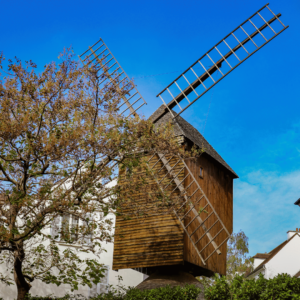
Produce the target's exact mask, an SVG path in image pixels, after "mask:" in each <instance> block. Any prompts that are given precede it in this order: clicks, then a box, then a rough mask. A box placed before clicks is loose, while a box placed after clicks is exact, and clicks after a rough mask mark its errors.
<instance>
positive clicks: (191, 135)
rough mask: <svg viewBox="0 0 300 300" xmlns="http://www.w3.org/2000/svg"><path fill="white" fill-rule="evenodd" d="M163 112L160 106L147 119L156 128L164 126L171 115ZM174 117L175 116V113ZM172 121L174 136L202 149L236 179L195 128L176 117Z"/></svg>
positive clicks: (233, 173) (230, 169)
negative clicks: (182, 137)
mask: <svg viewBox="0 0 300 300" xmlns="http://www.w3.org/2000/svg"><path fill="white" fill-rule="evenodd" d="M164 111H165V106H164V105H161V106H160V107H159V108H158V109H157V110H156V111H155V112H154V113H153V114H152V115H151V116H150V117H149V119H150V120H153V121H154V122H155V124H156V126H159V125H162V124H166V123H167V122H169V121H171V120H172V115H171V113H170V112H168V113H165V114H163V112H164ZM174 115H176V113H175V112H174ZM160 116H161V117H160ZM174 120H175V123H174V131H175V135H176V136H179V135H183V136H185V137H186V138H188V139H189V140H190V141H191V142H193V143H194V144H195V145H197V146H198V147H200V148H204V151H205V153H206V154H208V155H209V156H210V157H212V158H213V159H214V160H215V161H217V162H218V163H220V164H221V165H222V166H223V167H225V168H226V169H227V170H228V171H229V172H230V173H231V174H232V175H233V177H234V178H238V175H237V174H236V173H235V172H234V171H233V169H232V168H231V167H230V166H229V165H228V164H227V163H226V162H225V160H224V159H223V158H222V157H221V155H220V154H219V153H218V152H217V151H216V150H215V149H214V148H213V147H212V146H211V145H210V144H209V143H208V141H207V140H206V139H205V138H204V137H203V135H202V134H201V133H200V132H199V131H198V130H197V129H196V128H195V127H193V126H192V125H191V124H190V123H188V122H187V121H186V120H185V119H183V118H182V117H181V116H177V117H176V119H174Z"/></svg>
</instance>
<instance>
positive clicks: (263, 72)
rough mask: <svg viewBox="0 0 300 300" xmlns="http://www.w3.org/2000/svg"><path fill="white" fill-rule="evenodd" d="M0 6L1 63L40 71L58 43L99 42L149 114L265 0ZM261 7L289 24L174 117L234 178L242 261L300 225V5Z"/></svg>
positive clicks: (31, 1) (293, 1) (80, 48)
mask: <svg viewBox="0 0 300 300" xmlns="http://www.w3.org/2000/svg"><path fill="white" fill-rule="evenodd" d="M0 4H1V18H0V26H1V29H2V30H1V36H0V51H3V52H4V54H5V56H6V57H7V58H12V57H14V56H17V57H19V58H20V59H22V60H29V59H32V60H33V61H34V62H36V63H37V64H38V66H39V67H40V68H42V67H43V66H44V65H45V64H46V63H48V62H50V61H52V60H57V56H58V54H59V52H61V51H62V50H63V48H64V47H69V46H72V47H73V49H74V51H75V53H77V54H81V53H82V52H84V51H85V50H86V48H87V47H88V46H91V45H92V44H94V43H95V42H96V41H97V40H98V38H99V37H102V38H103V40H104V41H105V43H106V44H107V45H108V47H109V48H110V50H111V51H112V52H113V54H114V55H115V57H116V58H117V59H118V61H119V62H120V64H121V65H122V67H123V68H124V69H125V71H126V72H127V74H128V75H129V76H130V77H133V78H134V80H135V83H136V84H137V87H138V89H139V90H140V92H141V93H142V95H143V96H144V98H145V99H146V101H147V102H148V105H147V106H146V107H144V108H143V113H144V114H145V116H149V115H150V114H151V113H152V112H153V111H154V110H155V109H156V108H157V107H158V106H159V105H161V101H160V100H159V99H158V98H156V95H157V94H158V93H159V92H160V91H161V90H162V89H163V88H164V87H165V86H166V85H168V84H169V83H170V82H171V81H172V80H173V79H175V78H176V77H177V76H178V75H180V73H181V72H182V71H184V70H185V69H186V68H187V67H189V66H190V65H191V64H192V63H193V62H194V61H195V60H196V59H198V58H199V57H200V56H201V55H202V54H204V53H205V52H206V51H207V50H208V49H210V48H211V47H212V46H213V45H214V44H216V43H217V42H218V41H219V40H220V39H221V38H223V37H224V36H225V35H227V34H228V33H229V32H230V31H231V30H233V29H234V28H235V27H236V26H238V25H239V24H240V23H241V22H243V21H244V20H245V19H246V18H248V17H250V15H252V14H253V13H254V12H255V11H256V10H258V9H259V8H261V7H262V6H263V5H264V4H266V2H264V1H261V0H251V1H249V0H248V1H246V0H240V1H236V0H228V1H221V0H210V1H202V0H198V1H196V0H185V1H177V0H172V1H170V0H160V1H157V0H152V1H146V0H142V1H141V0H140V1H131V0H128V1H120V0H116V1H107V0H106V1H100V0H98V1H94V0H90V1H76V0H73V1H68V0H61V1H56V0H52V1H47V0H43V1H40V0H27V1H21V0H18V1H15V0H11V1H4V0H0ZM270 8H271V9H272V10H273V11H274V12H275V13H279V12H280V13H282V18H281V19H282V21H283V22H284V23H285V24H286V25H290V28H288V29H287V30H286V31H284V32H283V33H282V34H280V35H279V36H278V37H276V38H275V39H274V40H273V41H271V42H270V43H269V44H268V45H266V46H265V47H264V48H263V49H261V50H259V51H258V52H257V53H256V54H254V55H253V56H252V57H251V58H249V59H248V60H247V61H246V62H244V63H243V64H242V65H241V66H239V67H238V68H237V69H236V70H235V71H233V72H232V73H231V74H229V75H228V76H227V77H226V78H225V79H224V80H222V81H221V82H220V83H219V84H217V85H216V86H215V87H214V88H213V89H212V90H211V91H209V92H208V93H207V94H206V95H205V96H203V97H201V99H199V100H198V101H197V103H196V104H194V105H193V106H191V107H190V109H188V110H187V111H186V112H185V113H184V114H183V117H185V118H186V119H187V120H188V121H189V122H191V123H192V124H193V125H194V126H195V127H196V128H197V129H198V130H199V131H200V132H201V133H204V136H205V137H206V139H207V140H208V141H209V142H210V143H211V144H212V145H213V147H214V148H215V149H216V150H217V151H218V152H219V153H220V154H221V156H222V157H223V158H224V159H225V160H226V161H227V162H228V164H229V165H230V166H231V167H232V168H233V169H234V170H235V171H236V173H237V174H238V175H239V176H240V178H239V179H236V180H235V183H234V231H238V230H240V229H242V230H244V231H245V233H246V235H247V236H248V237H249V242H250V254H251V255H254V254H255V253H256V252H268V251H270V250H271V249H272V248H274V247H275V246H277V245H278V244H279V243H281V242H282V241H283V240H284V239H286V231H287V230H294V229H295V228H296V227H297V228H299V227H300V208H299V207H296V206H295V205H293V203H294V202H295V201H296V200H297V199H298V198H299V197H300V118H299V111H300V92H299V88H298V86H299V83H298V82H299V79H300V75H299V74H300V73H299V72H300V60H299V59H298V53H299V46H300V42H299V40H300V39H299V32H300V22H299V17H298V15H299V13H300V1H298V0H289V1H279V0H273V1H272V2H270ZM157 74H162V75H157ZM149 75H156V76H149ZM210 103H211V104H210ZM209 104H210V105H209ZM208 112H209V113H208ZM205 123H206V126H205V131H204V124H205ZM203 131H204V132H203Z"/></svg>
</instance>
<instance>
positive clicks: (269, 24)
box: [257, 12, 276, 34]
mask: <svg viewBox="0 0 300 300" xmlns="http://www.w3.org/2000/svg"><path fill="white" fill-rule="evenodd" d="M257 14H258V15H259V16H260V17H261V18H262V19H263V21H264V22H265V23H266V24H267V25H268V26H269V27H270V29H271V30H272V31H273V32H274V33H275V34H276V32H275V30H274V29H273V28H272V27H271V25H270V24H269V22H267V21H266V20H265V19H264V18H263V16H262V15H261V14H260V13H259V12H258V13H257Z"/></svg>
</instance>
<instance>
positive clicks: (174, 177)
mask: <svg viewBox="0 0 300 300" xmlns="http://www.w3.org/2000/svg"><path fill="white" fill-rule="evenodd" d="M183 169H184V167H183V168H182V169H181V170H180V171H179V172H178V173H177V174H176V176H173V174H171V175H172V177H173V179H172V180H171V181H170V183H171V182H172V181H174V180H175V179H176V178H177V177H178V175H179V174H180V173H181V171H182V170H183ZM170 183H168V185H167V186H169V185H170ZM167 186H166V187H167ZM166 187H165V188H166ZM165 188H164V190H165Z"/></svg>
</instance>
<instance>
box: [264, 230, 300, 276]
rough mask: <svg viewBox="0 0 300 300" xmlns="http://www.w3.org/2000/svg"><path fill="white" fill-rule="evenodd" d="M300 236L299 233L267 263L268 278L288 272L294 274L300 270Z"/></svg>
mask: <svg viewBox="0 0 300 300" xmlns="http://www.w3.org/2000/svg"><path fill="white" fill-rule="evenodd" d="M299 253H300V236H299V235H298V234H297V235H296V236H295V237H294V238H293V239H291V240H290V242H289V243H287V244H286V245H285V246H284V247H283V248H282V249H281V250H280V251H279V252H278V253H277V254H276V255H275V256H274V257H273V258H272V259H271V260H270V261H269V262H268V263H267V264H266V275H265V277H266V278H268V279H269V278H273V277H275V276H276V275H278V274H281V273H287V274H289V275H291V276H294V275H295V274H296V273H297V272H298V271H299V270H300V259H299Z"/></svg>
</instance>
